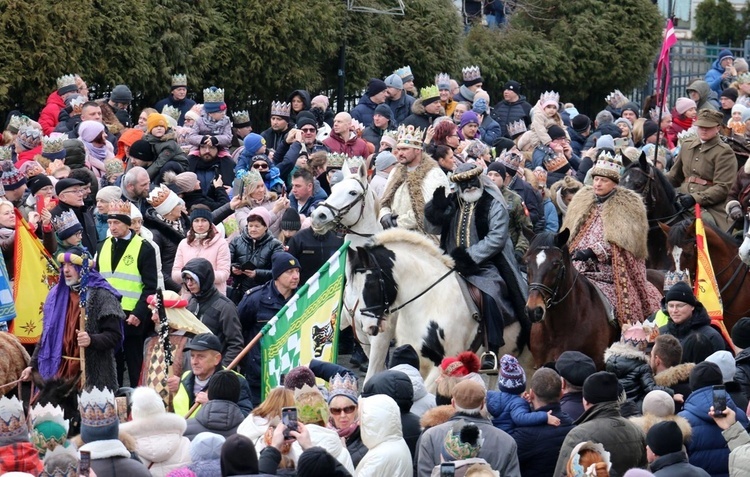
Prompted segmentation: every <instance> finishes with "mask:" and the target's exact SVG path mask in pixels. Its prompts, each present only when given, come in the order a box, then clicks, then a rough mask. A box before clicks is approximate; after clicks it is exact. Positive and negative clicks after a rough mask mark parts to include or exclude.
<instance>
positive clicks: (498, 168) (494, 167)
mask: <svg viewBox="0 0 750 477" xmlns="http://www.w3.org/2000/svg"><path fill="white" fill-rule="evenodd" d="M490 171H492V172H497V173H498V174H500V177H502V178H503V180H504V179H505V177H506V176H507V175H508V171H506V170H505V166H504V165H503V163H502V162H500V161H494V162H491V163H490V165H489V166H487V172H490Z"/></svg>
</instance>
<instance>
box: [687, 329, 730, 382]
mask: <svg viewBox="0 0 750 477" xmlns="http://www.w3.org/2000/svg"><path fill="white" fill-rule="evenodd" d="M713 352H714V344H713V343H712V342H711V340H710V339H709V338H708V337H707V336H706V335H704V334H703V333H690V334H689V335H688V336H687V338H685V341H684V342H683V343H682V362H683V363H700V362H702V361H705V360H706V358H708V357H709V356H711V354H713ZM719 384H721V383H719Z"/></svg>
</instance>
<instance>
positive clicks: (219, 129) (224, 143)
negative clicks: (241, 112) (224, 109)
mask: <svg viewBox="0 0 750 477" xmlns="http://www.w3.org/2000/svg"><path fill="white" fill-rule="evenodd" d="M203 136H212V137H215V138H216V140H217V141H218V142H219V143H218V146H219V147H229V146H231V145H232V120H231V119H229V117H228V116H224V117H223V118H221V119H219V120H218V121H214V120H213V119H211V118H210V117H209V115H208V113H207V112H205V111H203V113H202V114H201V117H199V118H198V120H197V121H195V124H193V129H192V130H191V131H190V134H188V136H187V142H188V143H189V144H190V145H191V146H193V147H194V148H196V149H197V148H198V147H199V146H200V145H201V142H203Z"/></svg>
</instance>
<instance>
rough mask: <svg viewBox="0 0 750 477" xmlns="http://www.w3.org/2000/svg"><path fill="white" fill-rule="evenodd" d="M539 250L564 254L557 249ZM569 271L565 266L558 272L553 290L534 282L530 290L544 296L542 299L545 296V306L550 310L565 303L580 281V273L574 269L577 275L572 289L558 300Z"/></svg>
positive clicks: (541, 248) (530, 285)
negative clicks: (566, 273) (561, 286)
mask: <svg viewBox="0 0 750 477" xmlns="http://www.w3.org/2000/svg"><path fill="white" fill-rule="evenodd" d="M539 250H557V251H559V252H560V253H562V250H560V249H559V248H557V247H539ZM566 271H567V267H566V266H565V264H563V265H562V266H561V267H560V269H559V270H558V271H557V275H556V276H555V282H554V284H553V288H550V287H548V286H547V285H545V284H544V283H539V282H532V283H530V284H529V290H536V291H538V292H539V293H541V294H542V297H544V296H545V295H546V296H547V298H545V299H544V306H546V307H547V309H550V308H552V307H554V306H556V305H559V304H560V303H562V302H564V301H565V299H566V298H568V296H569V295H570V293H571V292H572V291H573V289H574V288H575V285H576V282H577V281H578V276H579V275H580V273H578V271H577V270H575V269H573V271H574V272H575V275H574V277H573V283H571V284H570V288H569V289H568V291H567V292H565V295H563V296H562V297H561V298H560V299H559V300H556V298H557V294H558V293H559V292H560V285H562V281H563V279H564V278H565V272H566Z"/></svg>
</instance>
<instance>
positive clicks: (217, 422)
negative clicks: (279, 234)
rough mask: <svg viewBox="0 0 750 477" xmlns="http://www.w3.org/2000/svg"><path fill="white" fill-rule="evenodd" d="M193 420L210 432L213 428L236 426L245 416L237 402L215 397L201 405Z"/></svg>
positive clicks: (222, 428)
mask: <svg viewBox="0 0 750 477" xmlns="http://www.w3.org/2000/svg"><path fill="white" fill-rule="evenodd" d="M195 420H196V421H198V423H200V424H201V425H202V426H203V427H205V428H206V430H207V431H208V432H212V431H213V430H214V429H215V430H218V431H223V430H227V429H232V428H236V427H238V426H239V425H240V424H242V421H244V420H245V416H243V415H242V410H240V407H239V406H238V405H237V404H235V403H233V402H231V401H224V400H222V399H215V400H213V401H209V402H207V403H206V405H205V406H203V407H201V409H200V411H198V414H197V415H196V416H195Z"/></svg>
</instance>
